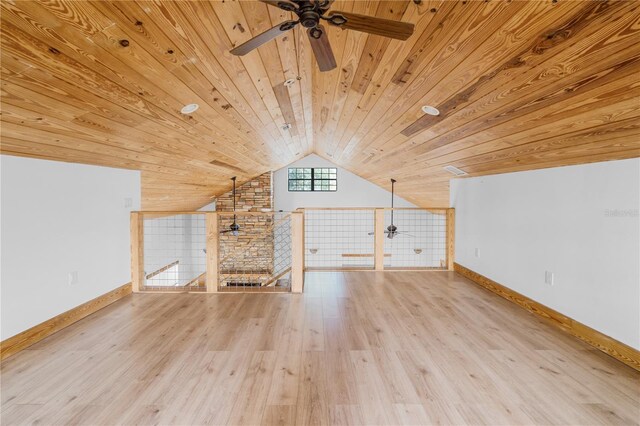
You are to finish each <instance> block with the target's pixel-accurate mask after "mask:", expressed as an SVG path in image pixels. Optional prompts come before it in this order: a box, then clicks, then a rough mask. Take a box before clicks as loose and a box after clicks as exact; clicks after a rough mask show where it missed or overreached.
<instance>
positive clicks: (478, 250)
mask: <svg viewBox="0 0 640 426" xmlns="http://www.w3.org/2000/svg"><path fill="white" fill-rule="evenodd" d="M476 257H480V249H479V248H477V247H476Z"/></svg>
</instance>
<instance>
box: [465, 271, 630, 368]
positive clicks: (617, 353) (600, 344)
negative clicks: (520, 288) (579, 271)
mask: <svg viewBox="0 0 640 426" xmlns="http://www.w3.org/2000/svg"><path fill="white" fill-rule="evenodd" d="M454 270H455V271H456V272H457V273H459V274H460V275H462V276H464V277H466V278H468V279H470V280H471V281H473V282H475V283H476V284H478V285H480V286H481V287H484V288H485V289H487V290H489V291H491V292H493V293H495V294H497V295H498V296H500V297H503V298H505V299H507V300H509V301H511V302H513V303H515V304H517V305H519V306H521V307H522V308H524V309H526V310H527V311H529V312H531V313H534V314H536V315H538V316H540V317H542V318H544V319H545V320H547V322H549V323H550V324H552V325H554V326H555V327H557V328H559V329H561V330H563V331H565V332H567V333H569V334H571V335H572V336H574V337H577V338H578V339H580V340H582V341H584V342H586V343H588V344H589V345H591V346H593V347H594V348H596V349H599V350H601V351H602V352H604V353H606V354H607V355H611V356H612V357H614V358H615V359H617V360H618V361H622V362H624V363H625V364H627V365H628V366H629V367H631V368H633V369H635V370H638V371H640V351H638V350H636V349H634V348H632V347H631V346H627V345H625V344H624V343H622V342H619V341H618V340H616V339H614V338H612V337H609V336H607V335H606V334H602V333H600V332H599V331H597V330H594V329H593V328H591V327H588V326H586V325H584V324H582V323H580V322H578V321H576V320H574V319H572V318H569V317H567V316H565V315H562V314H561V313H560V312H557V311H555V310H553V309H551V308H549V307H547V306H545V305H543V304H541V303H538V302H536V301H535V300H532V299H529V298H528V297H527V296H524V295H522V294H520V293H517V292H515V291H513V290H511V289H509V288H507V287H505V286H503V285H501V284H498V283H497V282H495V281H493V280H491V279H489V278H487V277H485V276H483V275H480V274H478V273H477V272H474V271H472V270H471V269H468V268H465V267H464V266H462V265H460V264H458V263H454Z"/></svg>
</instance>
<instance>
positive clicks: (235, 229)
mask: <svg viewBox="0 0 640 426" xmlns="http://www.w3.org/2000/svg"><path fill="white" fill-rule="evenodd" d="M231 181H232V182H233V223H232V224H231V225H229V229H225V230H224V231H220V233H221V234H228V233H231V234H233V236H234V237H237V236H238V233H239V232H240V225H238V223H237V222H236V177H235V176H234V177H232V178H231Z"/></svg>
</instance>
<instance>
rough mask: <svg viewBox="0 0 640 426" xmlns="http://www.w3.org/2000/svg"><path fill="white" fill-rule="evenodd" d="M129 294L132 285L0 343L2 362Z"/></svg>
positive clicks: (124, 286)
mask: <svg viewBox="0 0 640 426" xmlns="http://www.w3.org/2000/svg"><path fill="white" fill-rule="evenodd" d="M128 294H131V283H129V284H125V285H123V286H121V287H118V288H116V289H115V290H111V291H110V292H108V293H106V294H103V295H102V296H98V297H96V298H95V299H93V300H90V301H88V302H86V303H83V304H82V305H80V306H76V307H75V308H73V309H71V310H68V311H67V312H64V313H62V314H60V315H57V316H55V317H53V318H51V319H50V320H47V321H45V322H43V323H40V324H38V325H36V326H34V327H31V328H30V329H28V330H25V331H23V332H22V333H19V334H16V335H15V336H13V337H9V338H8V339H6V340H4V341H2V342H0V360H4V359H5V358H7V357H10V356H11V355H13V354H15V353H17V352H20V351H21V350H23V349H25V348H28V347H29V346H31V345H33V344H34V343H37V342H39V341H40V340H42V339H44V338H46V337H48V336H50V335H52V334H53V333H56V332H58V331H60V330H62V329H63V328H65V327H68V326H70V325H71V324H73V323H75V322H77V321H80V320H81V319H82V318H85V317H86V316H89V315H91V314H92V313H94V312H96V311H99V310H100V309H102V308H104V307H105V306H108V305H110V304H112V303H113V302H115V301H117V300H120V299H122V298H123V297H125V296H127V295H128Z"/></svg>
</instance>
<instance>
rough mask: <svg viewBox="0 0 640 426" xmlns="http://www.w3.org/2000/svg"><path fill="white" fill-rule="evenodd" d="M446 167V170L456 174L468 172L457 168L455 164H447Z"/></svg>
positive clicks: (461, 174) (460, 174)
mask: <svg viewBox="0 0 640 426" xmlns="http://www.w3.org/2000/svg"><path fill="white" fill-rule="evenodd" d="M444 169H445V170H446V171H448V172H449V173H451V174H453V175H456V176H464V175H467V174H468V173H467V172H465V171H464V170H460V169H459V168H457V167H455V166H445V167H444Z"/></svg>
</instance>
